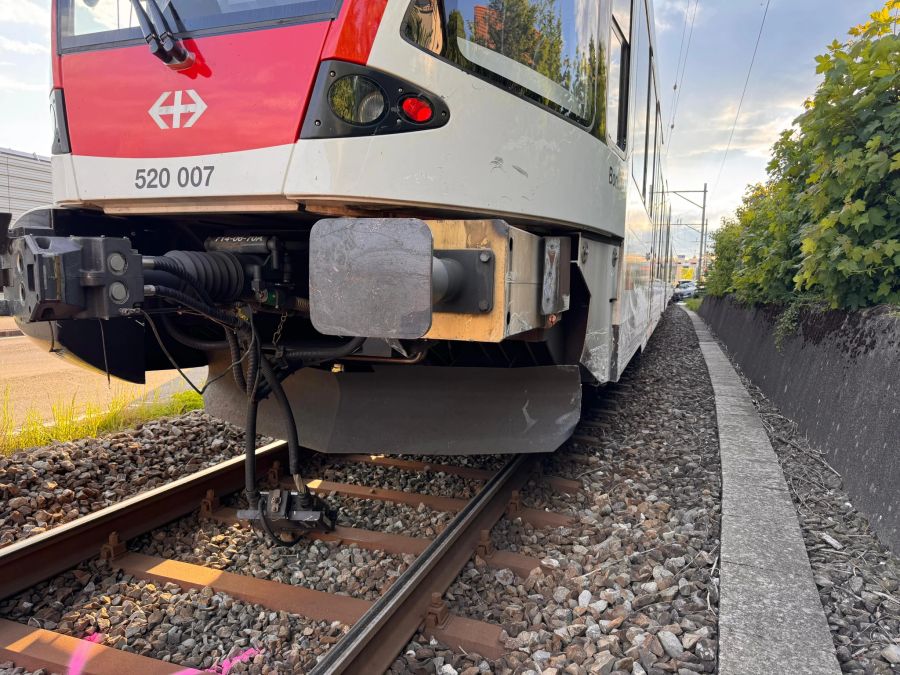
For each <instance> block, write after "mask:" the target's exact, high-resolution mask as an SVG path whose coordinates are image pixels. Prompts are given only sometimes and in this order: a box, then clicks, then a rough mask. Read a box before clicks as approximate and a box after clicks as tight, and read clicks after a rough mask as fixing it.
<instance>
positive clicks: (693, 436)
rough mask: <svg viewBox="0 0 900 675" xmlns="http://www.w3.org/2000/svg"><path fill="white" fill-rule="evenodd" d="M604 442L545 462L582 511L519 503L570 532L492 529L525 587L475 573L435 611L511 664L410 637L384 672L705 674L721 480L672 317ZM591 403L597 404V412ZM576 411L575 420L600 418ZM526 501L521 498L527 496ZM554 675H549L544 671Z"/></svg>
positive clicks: (674, 314) (695, 362)
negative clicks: (562, 522) (481, 629)
mask: <svg viewBox="0 0 900 675" xmlns="http://www.w3.org/2000/svg"><path fill="white" fill-rule="evenodd" d="M627 379H628V380H629V382H630V384H631V385H632V388H631V389H630V390H629V391H628V392H627V393H619V394H615V395H614V396H613V400H615V401H617V402H618V405H619V410H618V412H617V413H616V414H615V416H612V417H609V418H608V421H607V422H606V424H605V426H604V428H603V429H602V430H598V429H597V428H596V424H597V423H596V422H590V423H589V424H583V425H582V427H581V428H580V429H579V430H578V431H577V432H576V434H577V436H578V438H579V439H580V438H583V437H589V436H592V437H593V439H594V440H590V441H587V442H580V441H578V442H570V443H569V444H568V445H567V446H566V447H565V448H563V449H561V450H559V451H558V452H557V453H555V454H554V455H553V456H551V457H550V458H548V459H547V460H546V467H545V473H546V474H548V475H564V476H569V477H571V478H575V477H577V476H580V477H581V478H582V480H583V482H584V486H585V494H584V495H583V499H582V500H578V499H575V500H572V499H566V498H565V497H562V498H560V497H559V496H558V495H551V494H550V493H549V492H548V491H540V492H538V493H536V496H534V497H531V496H528V497H527V499H531V500H534V501H535V502H536V503H541V502H546V503H547V505H548V506H552V507H553V508H554V509H556V508H559V509H565V510H567V511H568V512H572V513H576V514H577V515H578V517H579V524H578V525H576V526H575V527H572V528H558V529H556V530H535V529H533V528H531V527H530V526H529V525H527V524H525V523H522V522H521V520H519V519H516V520H514V521H511V522H510V521H501V523H500V524H499V525H498V526H497V527H496V528H494V531H493V540H494V542H495V545H496V546H497V548H506V549H510V550H514V551H519V552H521V553H524V554H527V555H532V556H535V557H538V558H540V559H543V560H544V562H545V565H544V568H543V569H540V568H539V569H537V570H535V571H533V572H532V573H531V575H530V576H529V577H528V578H527V579H520V578H518V577H516V575H515V574H513V573H512V572H511V571H509V570H491V569H489V568H487V566H486V565H485V564H484V563H483V561H480V560H479V559H476V560H475V561H474V562H471V563H469V565H468V566H467V567H466V569H465V570H464V572H463V574H462V576H461V578H460V579H459V580H457V582H456V583H454V585H453V586H452V587H451V589H450V591H449V592H448V593H447V594H446V596H445V598H446V600H447V601H448V604H449V605H450V607H451V610H452V611H454V612H458V613H461V614H464V615H466V616H470V617H472V618H476V619H480V620H485V621H490V622H493V623H498V624H501V625H502V626H503V627H504V629H505V631H506V633H507V636H508V639H507V646H508V648H509V650H510V653H509V654H508V655H507V656H506V657H505V658H504V659H501V660H500V661H499V662H497V663H495V664H490V665H489V664H487V663H486V662H484V660H483V659H481V658H480V657H479V656H478V655H473V654H470V655H463V654H456V653H454V652H452V651H450V650H447V649H444V648H442V647H441V646H440V645H433V644H429V643H428V641H427V640H425V639H424V638H423V637H422V636H421V635H420V636H417V639H416V641H414V642H413V643H411V644H410V645H409V647H408V648H407V651H406V653H405V655H404V656H403V657H401V658H400V659H398V661H396V662H395V664H394V667H393V669H392V672H397V673H401V672H411V671H412V672H438V673H443V674H444V675H453V673H462V674H464V675H475V674H476V673H479V672H489V670H488V669H489V668H490V672H495V673H513V672H515V673H531V674H532V675H533V674H534V673H541V672H547V669H551V670H550V671H549V672H550V673H559V674H560V675H561V674H562V673H571V674H572V675H580V674H582V673H604V674H608V673H610V672H616V673H619V674H621V673H631V674H632V675H642V674H644V673H649V675H657V674H662V673H666V672H669V673H672V672H677V673H679V675H690V674H691V673H706V672H715V669H716V657H717V636H718V635H717V625H718V622H717V614H716V610H717V605H718V578H717V575H716V573H715V570H716V568H717V551H718V543H719V511H720V509H719V495H720V470H719V459H718V442H717V439H716V423H715V407H714V403H713V393H712V388H711V385H710V382H709V378H708V376H707V373H706V367H705V364H704V361H703V357H702V355H701V353H700V350H699V346H698V343H697V339H696V336H695V334H694V330H693V327H692V325H691V322H690V320H689V319H688V317H687V316H686V315H685V314H684V312H681V311H680V310H678V309H676V308H670V309H669V310H668V311H667V313H666V315H665V316H664V318H663V320H662V323H661V324H660V326H659V328H658V329H657V332H656V333H655V334H654V336H653V338H652V339H651V341H650V345H649V346H648V349H647V350H646V352H645V353H644V355H643V356H642V357H641V360H640V362H639V364H637V366H636V368H635V369H634V371H633V373H631V376H630V377H629V378H627ZM599 400H600V401H602V397H601V399H599ZM597 405H598V404H597V403H594V404H588V405H587V406H586V416H587V417H589V416H590V415H591V411H592V410H593V409H594V408H595V407H597ZM526 494H529V493H528V491H527V490H526ZM553 669H556V670H553Z"/></svg>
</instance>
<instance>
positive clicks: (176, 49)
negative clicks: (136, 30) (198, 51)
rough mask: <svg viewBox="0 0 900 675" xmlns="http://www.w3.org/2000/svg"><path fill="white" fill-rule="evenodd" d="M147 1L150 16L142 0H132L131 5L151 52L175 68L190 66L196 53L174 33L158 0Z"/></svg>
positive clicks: (182, 68)
mask: <svg viewBox="0 0 900 675" xmlns="http://www.w3.org/2000/svg"><path fill="white" fill-rule="evenodd" d="M146 2H147V7H149V8H150V15H149V16H148V15H147V12H146V11H145V10H144V7H143V5H141V0H131V5H132V6H133V7H134V11H135V14H136V15H137V20H138V24H139V25H140V27H141V34H142V35H143V36H144V40H145V41H146V42H147V46H148V47H149V48H150V53H151V54H153V56H155V57H156V58H158V59H159V60H160V61H162V62H163V63H165V64H166V65H167V66H169V68H172V69H173V70H185V69H186V68H190V67H191V66H192V65H194V61H195V60H196V59H195V57H194V54H193V53H192V52H190V51H188V50H187V49H186V48H185V46H184V43H182V42H181V40H179V39H178V38H177V37H175V35H174V34H173V33H172V29H171V28H169V22H168V21H166V17H165V15H164V14H163V13H162V10H160V8H159V5H157V4H156V0H146Z"/></svg>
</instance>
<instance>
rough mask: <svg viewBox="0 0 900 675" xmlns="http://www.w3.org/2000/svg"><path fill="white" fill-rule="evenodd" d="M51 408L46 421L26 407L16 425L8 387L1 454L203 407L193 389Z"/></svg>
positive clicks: (1, 414)
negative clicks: (169, 394)
mask: <svg viewBox="0 0 900 675" xmlns="http://www.w3.org/2000/svg"><path fill="white" fill-rule="evenodd" d="M51 408H52V411H53V413H52V415H53V418H52V420H51V421H49V422H45V421H44V420H43V419H42V418H41V416H40V415H39V414H38V412H37V411H36V410H29V411H28V412H27V413H26V414H25V422H24V423H23V424H22V425H21V426H20V427H18V428H15V426H14V424H13V415H12V410H11V408H10V402H9V388H8V387H7V388H6V389H5V390H4V392H3V396H2V399H0V453H4V454H9V453H11V452H16V451H18V450H24V449H26V448H34V447H39V446H42V445H48V444H49V443H53V442H56V441H62V442H64V441H76V440H79V439H81V438H95V437H97V436H100V435H101V434H105V433H111V432H115V431H122V430H123V429H129V428H131V427H133V426H136V425H138V424H141V423H142V422H148V421H150V420H155V419H159V418H160V417H170V416H173V415H182V414H184V413H186V412H190V411H191V410H200V409H202V408H203V398H202V397H201V396H200V395H199V394H197V393H196V392H194V391H183V392H179V393H177V394H174V395H173V396H172V397H171V398H168V399H166V400H160V399H158V398H155V397H154V398H149V399H147V398H145V399H140V400H138V401H133V400H132V397H131V396H130V395H127V394H124V393H120V394H115V395H114V396H113V398H112V401H111V402H110V404H109V406H108V407H107V408H106V409H102V408H101V407H100V406H99V405H96V404H88V405H86V406H84V408H83V409H79V408H78V405H77V404H76V400H75V397H72V400H71V401H59V402H57V403H54V404H53V405H52V406H51Z"/></svg>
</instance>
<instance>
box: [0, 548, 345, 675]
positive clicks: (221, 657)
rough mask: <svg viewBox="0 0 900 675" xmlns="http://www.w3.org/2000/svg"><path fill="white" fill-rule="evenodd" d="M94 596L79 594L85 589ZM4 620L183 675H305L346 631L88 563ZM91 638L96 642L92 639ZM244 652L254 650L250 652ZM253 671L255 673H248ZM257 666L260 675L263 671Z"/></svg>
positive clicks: (18, 604) (8, 606) (23, 599)
mask: <svg viewBox="0 0 900 675" xmlns="http://www.w3.org/2000/svg"><path fill="white" fill-rule="evenodd" d="M87 580H91V581H92V582H93V583H94V586H95V588H96V589H97V590H95V591H93V592H85V590H84V589H85V587H86V585H87V584H86V583H85V581H87ZM0 612H2V614H3V616H4V617H5V618H8V619H12V620H17V621H21V622H27V623H28V624H29V625H33V626H36V627H40V628H46V629H48V630H54V631H57V632H59V633H62V634H64V635H72V636H74V637H78V638H84V637H88V636H95V635H97V637H95V638H93V639H94V640H95V641H96V642H98V643H99V644H103V645H105V646H108V647H114V648H116V649H123V650H125V651H129V652H133V653H136V654H141V655H144V656H148V657H150V658H156V659H163V660H166V661H171V662H172V663H175V664H178V665H181V666H183V667H185V668H198V669H215V668H216V667H220V666H222V664H223V663H224V662H225V660H226V659H231V660H232V661H234V660H235V659H237V660H240V659H242V658H244V659H246V662H244V663H238V664H235V665H233V666H232V668H231V670H230V672H233V673H235V672H256V673H262V672H271V673H303V672H308V671H309V669H310V668H311V667H312V666H313V665H314V664H315V662H316V659H317V658H318V657H319V656H321V655H322V654H324V653H325V652H327V651H328V649H330V647H331V645H332V644H334V642H336V641H337V640H338V639H339V638H340V636H341V635H343V634H344V633H346V631H347V629H348V627H347V626H345V625H343V624H341V623H340V622H334V623H332V622H327V621H318V622H317V621H311V620H309V619H306V618H303V617H299V616H295V615H291V614H288V613H286V612H275V611H271V610H269V609H267V608H264V607H261V606H258V605H251V604H249V603H245V602H242V601H239V600H235V599H234V598H231V597H229V596H227V595H225V594H223V593H216V592H215V591H214V590H213V589H211V588H203V589H199V590H198V589H190V590H182V589H181V588H180V587H178V586H177V585H175V584H164V585H161V586H160V585H157V584H154V583H151V582H148V581H145V580H142V579H134V578H132V577H130V576H128V575H121V574H118V573H115V572H112V571H111V570H110V569H109V567H107V566H106V564H105V563H100V562H92V563H88V564H85V565H82V566H80V567H78V568H76V569H74V570H70V571H69V572H66V573H65V574H62V575H60V576H58V577H56V578H54V579H52V580H50V581H48V582H44V583H42V584H39V585H38V586H36V587H34V588H33V589H31V590H29V591H27V592H26V593H24V594H22V595H20V596H19V597H16V598H10V599H8V600H6V601H4V602H3V603H2V604H0ZM98 634H99V635H98ZM249 650H254V651H253V652H250V651H249ZM254 664H258V666H259V667H256V665H254ZM263 666H265V669H263Z"/></svg>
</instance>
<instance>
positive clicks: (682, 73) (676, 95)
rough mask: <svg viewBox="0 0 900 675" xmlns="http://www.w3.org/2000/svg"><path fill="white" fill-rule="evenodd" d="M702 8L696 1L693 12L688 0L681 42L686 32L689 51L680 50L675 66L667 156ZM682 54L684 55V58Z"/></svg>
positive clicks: (698, 0) (673, 134)
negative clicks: (698, 16)
mask: <svg viewBox="0 0 900 675" xmlns="http://www.w3.org/2000/svg"><path fill="white" fill-rule="evenodd" d="M699 6H700V0H695V2H694V11H693V12H691V11H690V8H691V5H690V0H688V5H687V7H685V9H684V28H683V29H682V34H681V42H682V47H683V45H684V36H685V32H687V49H684V50H683V52H682V47H679V49H678V63H677V64H676V66H675V84H674V86H673V87H672V115H671V117H670V118H669V131H670V134H669V142H668V143H667V144H666V156H668V154H669V149H670V148H671V147H672V139H673V138H674V136H675V121H676V120H677V118H678V104H679V102H680V101H681V92H682V91H683V90H684V80H685V77H686V74H687V60H688V55H689V54H690V51H691V44H692V42H693V38H694V23H695V22H696V20H697V9H698V8H699ZM689 14H690V31H687V26H688V15H689ZM682 53H683V54H684V56H683V58H682Z"/></svg>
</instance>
